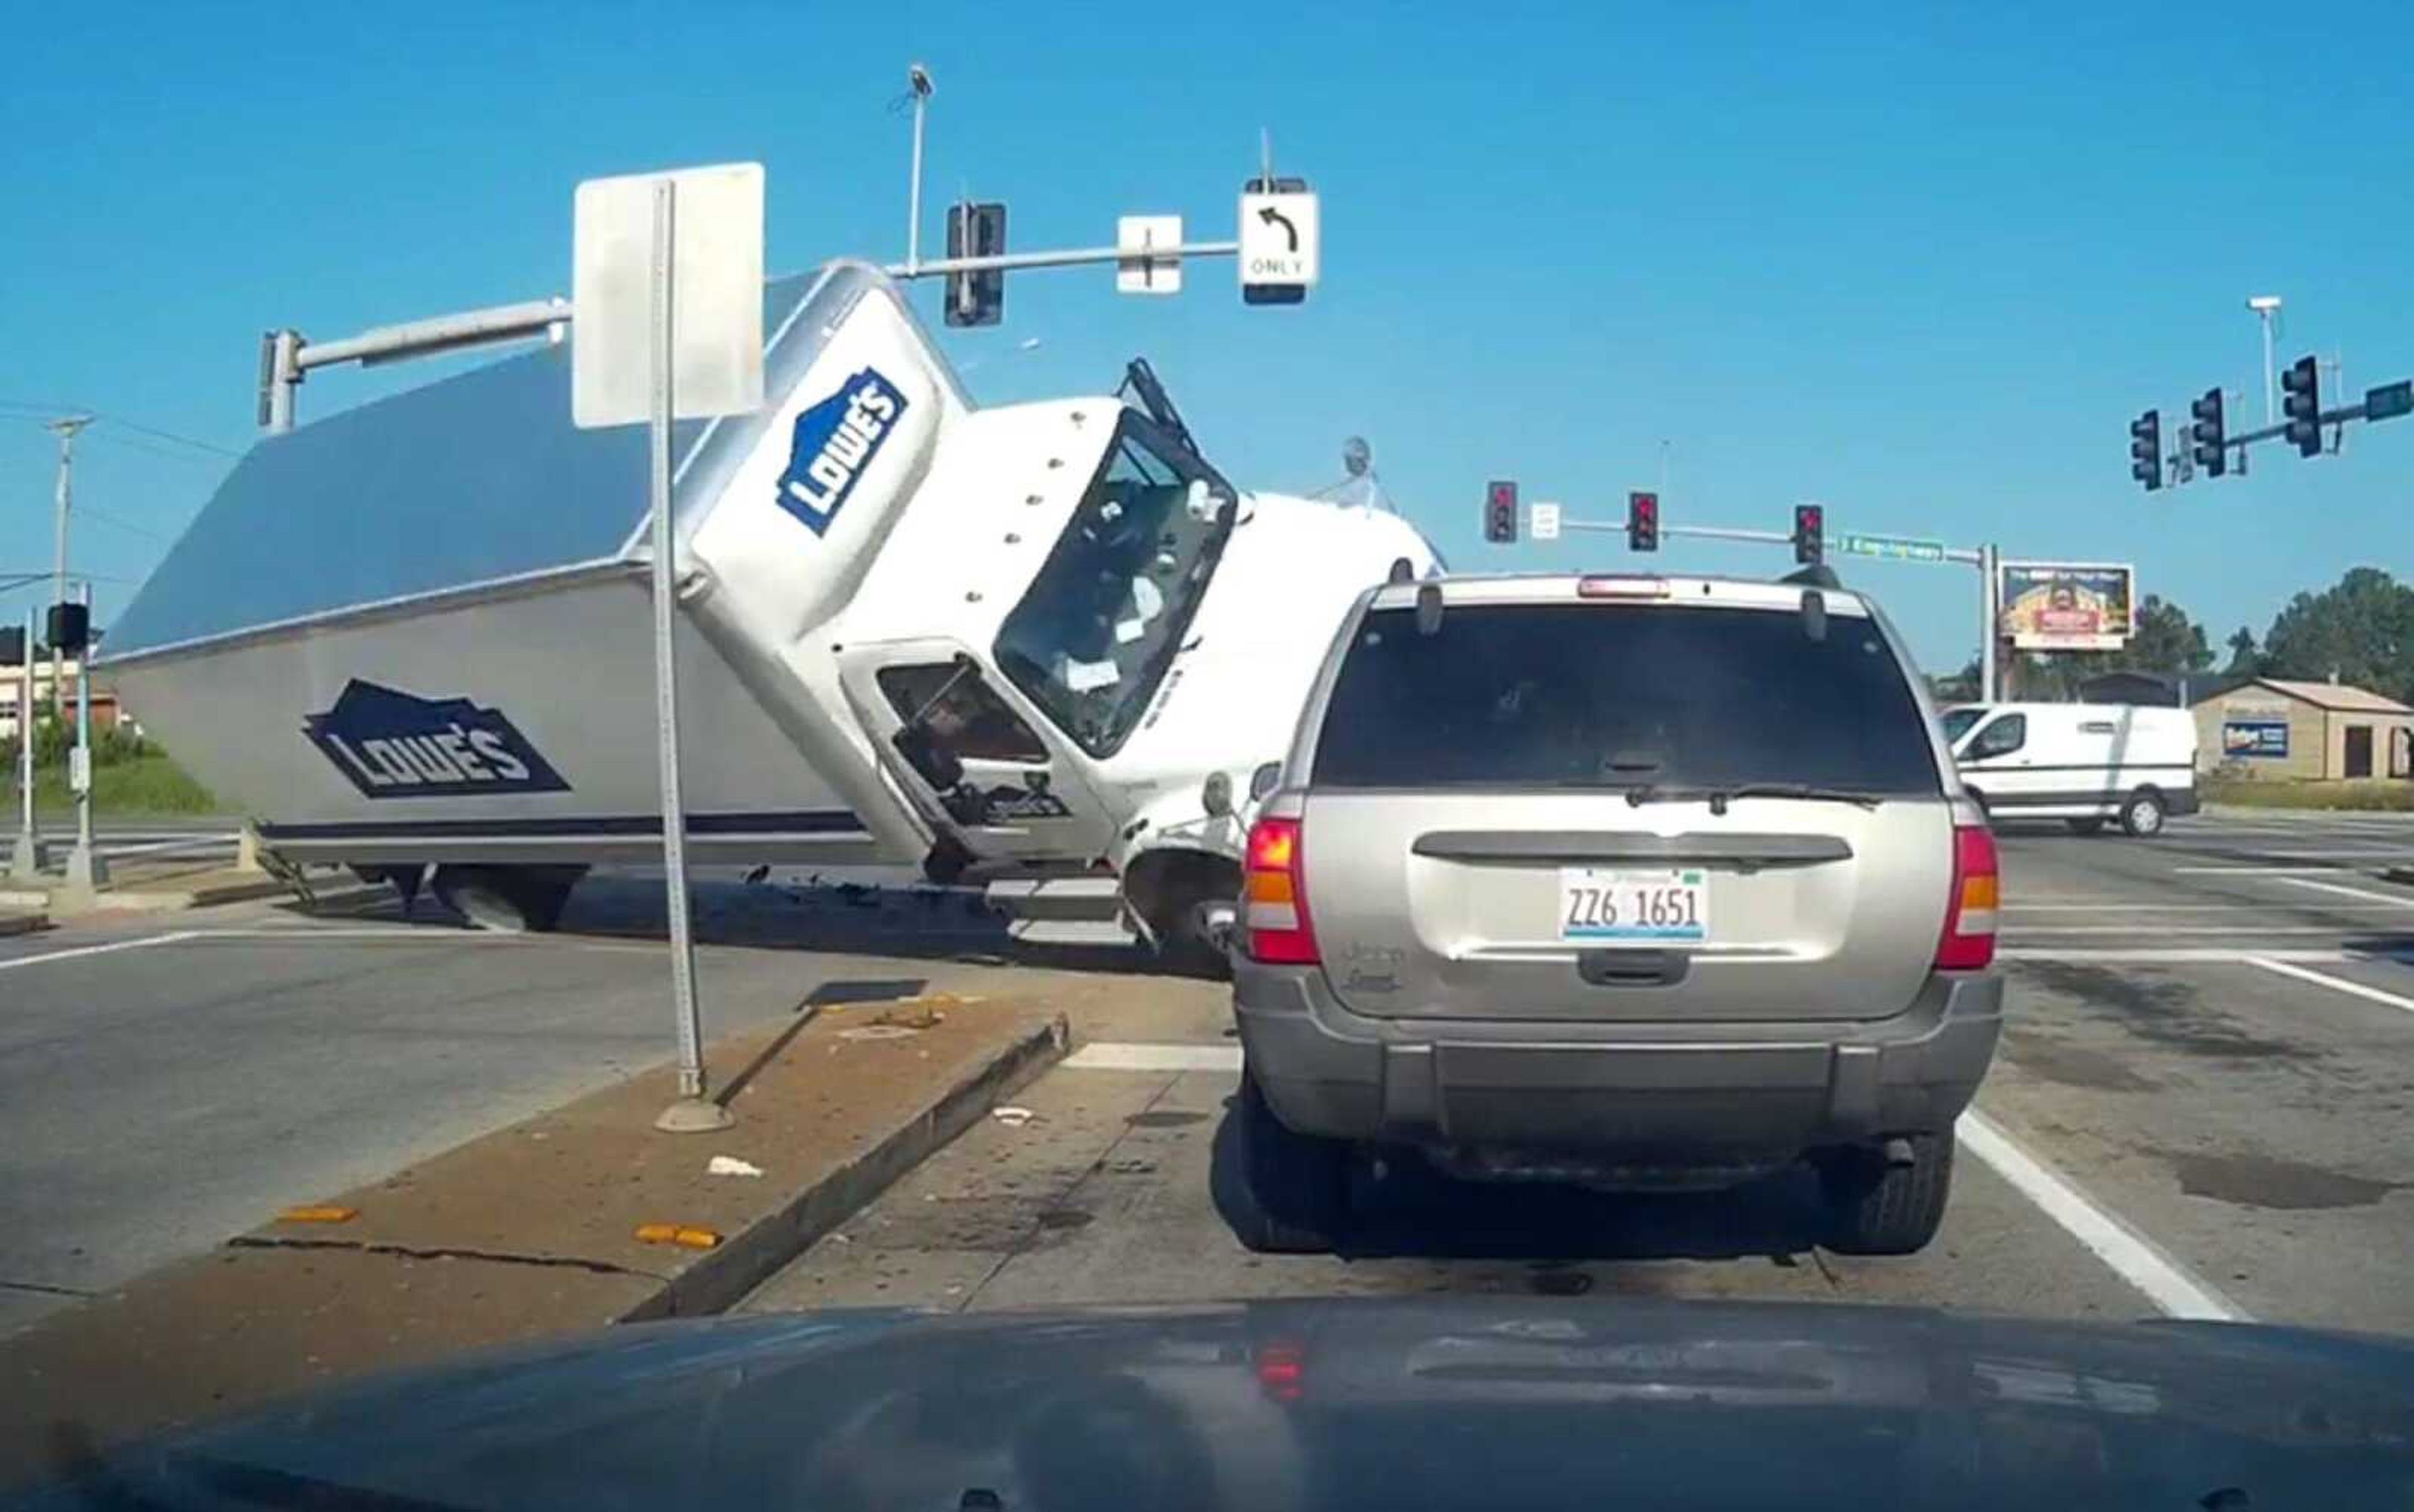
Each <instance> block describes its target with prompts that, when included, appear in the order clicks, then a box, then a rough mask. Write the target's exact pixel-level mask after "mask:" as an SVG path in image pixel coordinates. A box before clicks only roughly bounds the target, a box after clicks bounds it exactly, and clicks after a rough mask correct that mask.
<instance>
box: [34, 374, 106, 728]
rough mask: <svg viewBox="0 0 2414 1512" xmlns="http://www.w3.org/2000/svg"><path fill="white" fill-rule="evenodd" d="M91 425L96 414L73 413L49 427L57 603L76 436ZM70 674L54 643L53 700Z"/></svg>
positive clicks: (62, 584)
mask: <svg viewBox="0 0 2414 1512" xmlns="http://www.w3.org/2000/svg"><path fill="white" fill-rule="evenodd" d="M91 424H92V416H90V415H88V414H71V415H67V416H66V417H64V418H62V419H58V420H53V421H52V422H51V423H50V424H49V426H48V427H45V428H47V429H48V430H49V431H50V433H51V434H52V435H53V436H56V437H57V438H58V439H59V482H58V488H57V491H56V493H55V495H54V498H55V501H56V505H57V508H56V511H55V513H56V531H57V546H58V550H57V553H56V555H55V557H54V558H53V560H52V591H51V602H52V603H53V604H62V605H63V604H65V603H67V506H68V503H69V502H70V501H71V500H72V499H73V498H74V497H75V439H76V432H77V431H79V430H82V428H83V427H86V426H88V425H91ZM33 650H34V648H32V647H31V646H28V647H26V648H25V653H26V661H27V662H28V663H29V664H30V663H31V662H32V660H33ZM66 676H67V653H66V652H65V651H62V650H60V649H59V648H58V647H57V646H56V645H52V647H51V701H52V703H57V702H58V701H59V699H60V698H62V697H63V696H65V695H64V694H63V693H62V692H61V691H60V690H62V689H63V688H65V687H66V686H67V684H66V682H65V681H62V680H63V679H64V678H65V677H66Z"/></svg>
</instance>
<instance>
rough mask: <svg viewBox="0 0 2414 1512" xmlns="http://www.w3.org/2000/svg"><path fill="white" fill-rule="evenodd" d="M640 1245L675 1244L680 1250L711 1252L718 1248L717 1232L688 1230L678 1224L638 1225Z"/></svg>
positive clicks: (719, 1237) (697, 1229) (698, 1229)
mask: <svg viewBox="0 0 2414 1512" xmlns="http://www.w3.org/2000/svg"><path fill="white" fill-rule="evenodd" d="M637 1242H638V1243H640V1244H675V1245H678V1247H679V1248H680V1249H682V1250H712V1249H717V1248H719V1247H720V1244H721V1235H720V1233H719V1231H717V1230H714V1229H706V1228H688V1227H685V1226H683V1225H681V1224H678V1223H640V1224H638V1225H637Z"/></svg>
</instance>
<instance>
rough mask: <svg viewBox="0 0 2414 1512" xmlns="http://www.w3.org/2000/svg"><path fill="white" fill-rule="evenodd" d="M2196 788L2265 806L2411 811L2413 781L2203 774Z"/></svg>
mask: <svg viewBox="0 0 2414 1512" xmlns="http://www.w3.org/2000/svg"><path fill="white" fill-rule="evenodd" d="M2197 790H2198V793H2199V794H2200V795H2201V796H2202V797H2203V799H2204V801H2206V802H2208V803H2237V804H2240V805H2242V806H2244V807H2248V808H2267V809H2382V810H2391V811H2394V812H2398V813H2414V782H2407V781H2406V780H2404V779H2403V778H2400V779H2398V780H2396V781H2393V782H2392V781H2387V780H2378V779H2376V780H2374V781H2371V782H2297V781H2272V780H2270V779H2264V780H2257V779H2254V778H2237V777H2206V778H2204V779H2203V780H2202V782H2201V783H2200V784H2199V785H2198V789H2197Z"/></svg>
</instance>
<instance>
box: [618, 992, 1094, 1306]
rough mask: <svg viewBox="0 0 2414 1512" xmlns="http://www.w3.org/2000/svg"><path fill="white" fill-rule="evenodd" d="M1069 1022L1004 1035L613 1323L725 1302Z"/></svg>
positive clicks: (1050, 1051)
mask: <svg viewBox="0 0 2414 1512" xmlns="http://www.w3.org/2000/svg"><path fill="white" fill-rule="evenodd" d="M1071 1040H1072V1031H1071V1030H1070V1028H1069V1027H1068V1026H1067V1025H1066V1024H1065V1016H1064V1015H1063V1014H1061V1013H1060V1014H1057V1015H1056V1016H1055V1017H1054V1018H1052V1019H1050V1020H1049V1021H1048V1022H1047V1023H1046V1024H1043V1025H1039V1026H1038V1027H1037V1028H1035V1029H1033V1030H1031V1031H1030V1032H1028V1033H1026V1034H1024V1035H1023V1036H1022V1037H1021V1039H1019V1040H1014V1041H1013V1042H1012V1043H1010V1044H1007V1045H1006V1046H1005V1047H1004V1048H1003V1049H1001V1050H1000V1051H998V1053H997V1054H996V1055H992V1056H991V1057H990V1059H989V1061H988V1062H987V1063H986V1064H985V1065H982V1066H981V1067H979V1068H978V1069H976V1070H973V1071H972V1072H970V1073H969V1074H967V1075H966V1076H964V1077H963V1078H962V1079H961V1080H960V1081H959V1082H957V1083H956V1085H953V1086H951V1087H949V1088H947V1090H946V1092H945V1093H944V1094H942V1095H941V1096H940V1098H939V1100H937V1101H935V1102H933V1103H931V1105H930V1106H928V1107H926V1108H923V1109H922V1110H921V1111H920V1112H918V1113H916V1114H913V1115H909V1116H908V1117H907V1118H906V1119H905V1120H904V1121H903V1122H902V1123H900V1124H899V1125H897V1126H896V1127H895V1128H893V1129H891V1130H889V1131H888V1132H887V1133H886V1134H884V1135H882V1136H881V1137H880V1138H879V1139H878V1140H877V1141H875V1142H874V1143H873V1144H872V1145H871V1146H870V1147H869V1148H867V1149H865V1150H864V1151H863V1152H862V1153H861V1154H858V1155H857V1156H856V1157H855V1158H854V1159H853V1160H848V1161H847V1162H846V1163H845V1164H843V1165H841V1166H840V1167H838V1169H836V1170H834V1171H831V1172H830V1173H828V1174H827V1175H825V1176H823V1177H822V1178H821V1179H820V1180H819V1181H816V1182H814V1183H813V1184H812V1185H811V1186H809V1187H806V1188H805V1189H803V1190H800V1191H798V1192H797V1193H796V1194H795V1195H794V1196H792V1197H790V1198H789V1199H788V1200H787V1202H786V1203H785V1204H783V1205H782V1206H781V1207H780V1209H779V1210H778V1211H776V1212H774V1213H772V1214H770V1215H769V1216H768V1217H767V1218H765V1219H763V1220H761V1221H760V1222H757V1223H755V1224H753V1226H752V1227H750V1228H748V1229H747V1230H746V1231H745V1232H744V1233H742V1234H739V1235H735V1236H734V1237H732V1238H731V1239H729V1240H728V1241H727V1242H726V1243H724V1244H723V1245H722V1246H720V1247H719V1248H718V1249H716V1250H712V1251H710V1252H709V1253H708V1254H707V1255H705V1256H704V1257H702V1258H701V1259H699V1260H697V1261H696V1262H695V1263H694V1264H693V1265H690V1266H689V1267H688V1268H687V1269H686V1270H684V1271H682V1272H680V1273H679V1274H678V1276H676V1277H674V1278H673V1279H672V1280H670V1282H669V1283H668V1284H667V1285H665V1286H664V1287H663V1289H662V1290H661V1291H659V1292H657V1293H655V1294H654V1295H652V1296H649V1297H648V1298H647V1299H646V1300H645V1301H643V1302H640V1303H638V1304H637V1305H636V1306H635V1307H633V1308H631V1309H630V1310H628V1311H626V1312H624V1313H622V1314H621V1315H620V1316H619V1317H618V1318H616V1319H614V1320H613V1321H614V1322H616V1323H644V1322H648V1321H649V1320H653V1319H658V1318H693V1317H706V1316H709V1315H711V1314H714V1313H720V1312H726V1311H727V1310H729V1309H731V1308H732V1307H735V1306H736V1305H737V1304H738V1302H739V1301H741V1300H743V1299H744V1298H745V1297H746V1296H747V1295H748V1294H750V1293H752V1292H753V1290H754V1289H755V1288H756V1287H758V1286H760V1285H762V1284H763V1282H765V1281H767V1280H769V1279H770V1278H771V1277H772V1275H773V1274H774V1273H776V1272H777V1271H778V1270H779V1269H780V1267H782V1265H786V1264H787V1263H788V1262H789V1261H791V1260H794V1259H796V1258H797V1256H798V1255H800V1254H802V1253H804V1252H805V1250H808V1249H810V1248H812V1244H813V1242H814V1241H815V1240H817V1239H819V1238H821V1237H822V1235H826V1234H827V1233H829V1232H830V1231H831V1230H832V1229H835V1228H837V1227H838V1226H839V1225H840V1224H841V1223H843V1222H845V1221H846V1220H848V1219H850V1218H852V1217H854V1216H855V1215H856V1214H857V1212H859V1211H861V1210H862V1208H863V1207H864V1206H865V1205H868V1204H870V1203H871V1202H872V1199H873V1198H875V1197H877V1196H879V1195H880V1194H881V1193H882V1192H884V1191H886V1190H888V1188H889V1187H890V1185H891V1184H893V1183H894V1182H896V1181H897V1179H898V1178H899V1177H901V1176H902V1175H906V1174H907V1173H908V1172H910V1171H912V1170H913V1169H914V1168H915V1167H916V1166H917V1165H919V1164H921V1163H922V1161H924V1160H927V1159H929V1158H930V1157H931V1156H932V1155H934V1154H936V1153H937V1152H938V1151H939V1150H940V1149H942V1148H944V1147H945V1146H946V1145H947V1144H948V1143H949V1142H951V1141H952V1140H954V1139H955V1137H956V1136H957V1135H959V1134H961V1133H962V1132H963V1131H964V1130H967V1129H969V1128H971V1127H972V1126H973V1125H974V1124H976V1123H977V1122H979V1121H980V1119H981V1118H982V1116H983V1115H986V1114H987V1113H988V1112H989V1110H990V1109H991V1107H992V1106H994V1105H995V1104H996V1102H997V1100H998V1099H1000V1098H1002V1097H1004V1096H1005V1095H1006V1094H1007V1093H1009V1092H1012V1091H1014V1090H1015V1089H1016V1088H1018V1087H1020V1086H1021V1085H1024V1084H1026V1083H1028V1082H1029V1081H1031V1080H1032V1079H1033V1078H1034V1077H1036V1076H1037V1075H1038V1074H1039V1073H1040V1072H1041V1071H1043V1070H1047V1069H1048V1068H1049V1067H1050V1066H1052V1065H1054V1064H1055V1063H1056V1062H1057V1061H1059V1060H1062V1059H1063V1058H1064V1057H1065V1050H1066V1048H1067V1046H1068V1045H1069V1044H1070V1042H1071Z"/></svg>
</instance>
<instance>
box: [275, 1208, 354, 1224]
mask: <svg viewBox="0 0 2414 1512" xmlns="http://www.w3.org/2000/svg"><path fill="white" fill-rule="evenodd" d="M360 1216H361V1210H360V1209H359V1208H357V1207H337V1206H335V1205H333V1204H321V1205H316V1206H308V1207H289V1208H287V1209H286V1210H285V1211H283V1212H281V1213H279V1214H277V1215H276V1221H278V1222H279V1223H349V1222H350V1221H351V1220H354V1219H356V1218H358V1217H360Z"/></svg>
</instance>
